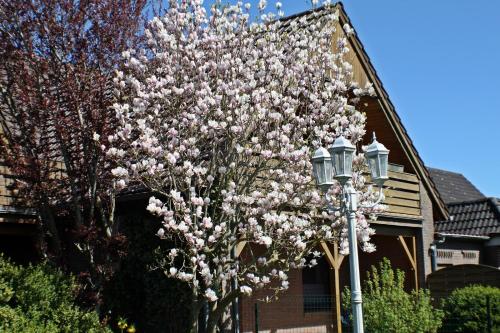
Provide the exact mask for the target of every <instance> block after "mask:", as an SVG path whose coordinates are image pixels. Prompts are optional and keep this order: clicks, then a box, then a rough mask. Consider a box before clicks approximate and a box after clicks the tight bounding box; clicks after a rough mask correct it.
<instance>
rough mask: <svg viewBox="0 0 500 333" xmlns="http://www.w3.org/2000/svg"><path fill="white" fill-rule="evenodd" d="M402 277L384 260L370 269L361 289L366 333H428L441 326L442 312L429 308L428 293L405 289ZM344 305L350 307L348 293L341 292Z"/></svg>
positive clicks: (387, 260) (421, 290)
mask: <svg viewBox="0 0 500 333" xmlns="http://www.w3.org/2000/svg"><path fill="white" fill-rule="evenodd" d="M404 281H405V276H404V272H402V271H401V270H393V269H392V267H391V263H390V261H389V259H387V258H384V259H383V261H381V262H380V263H379V265H378V268H377V267H376V266H372V267H371V271H370V272H368V278H367V281H366V282H365V284H364V286H363V290H362V291H363V318H364V326H365V331H366V332H370V333H379V332H380V333H393V332H394V333H396V332H397V333H429V332H436V331H437V330H438V328H439V327H440V326H441V320H442V317H443V313H442V311H441V310H439V309H434V308H433V307H432V305H431V297H430V295H429V291H427V290H424V289H420V290H418V291H415V290H414V291H412V292H411V293H408V292H406V291H405V290H404ZM343 305H344V307H345V308H346V309H350V307H351V293H350V290H349V289H348V288H346V289H345V291H344V293H343Z"/></svg>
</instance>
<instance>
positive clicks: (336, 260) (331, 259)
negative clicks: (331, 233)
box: [321, 242, 344, 333]
mask: <svg viewBox="0 0 500 333" xmlns="http://www.w3.org/2000/svg"><path fill="white" fill-rule="evenodd" d="M321 248H322V249H323V252H325V255H326V258H327V260H328V263H329V264H330V270H331V271H333V279H334V288H333V293H334V294H335V314H334V320H335V322H336V323H337V325H336V326H337V333H342V317H341V314H340V274H339V273H340V272H339V270H340V265H342V261H343V260H344V256H343V255H339V247H338V244H337V243H336V242H335V243H333V255H332V251H331V250H330V247H329V246H328V244H327V243H325V242H321Z"/></svg>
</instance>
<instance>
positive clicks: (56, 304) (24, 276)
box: [0, 255, 110, 333]
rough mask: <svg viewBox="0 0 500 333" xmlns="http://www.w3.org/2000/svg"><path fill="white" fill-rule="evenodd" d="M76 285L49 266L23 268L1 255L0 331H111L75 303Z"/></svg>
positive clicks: (71, 278)
mask: <svg viewBox="0 0 500 333" xmlns="http://www.w3.org/2000/svg"><path fill="white" fill-rule="evenodd" d="M76 291H77V284H76V283H75V280H74V279H73V277H71V276H67V275H65V274H64V273H63V272H61V271H59V270H57V269H55V268H53V267H51V266H49V265H48V264H40V265H36V266H33V265H30V266H27V267H22V266H18V265H15V264H13V263H11V262H10V261H9V260H7V259H6V258H4V257H3V256H2V255H0V332H12V333H17V332H19V333H20V332H22V333H35V332H36V333H38V332H40V333H42V332H43V333H59V332H61V333H62V332H72V333H78V332H82V333H83V332H95V333H97V332H110V330H108V329H106V328H105V327H103V326H102V325H101V323H100V322H99V317H98V315H97V313H95V312H91V311H86V310H83V309H81V308H79V307H78V306H77V305H76V304H75V295H76Z"/></svg>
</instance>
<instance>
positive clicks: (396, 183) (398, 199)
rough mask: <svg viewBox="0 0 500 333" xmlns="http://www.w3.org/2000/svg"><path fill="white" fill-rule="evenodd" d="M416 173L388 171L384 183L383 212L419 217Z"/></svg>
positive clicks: (418, 193)
mask: <svg viewBox="0 0 500 333" xmlns="http://www.w3.org/2000/svg"><path fill="white" fill-rule="evenodd" d="M419 183H420V182H419V180H418V178H417V176H416V175H414V174H411V173H406V172H396V171H389V180H388V181H386V182H385V184H384V195H385V200H384V204H385V205H386V206H387V208H388V210H387V211H386V212H385V214H388V215H392V216H401V217H414V218H420V217H421V215H422V213H421V210H420V186H419Z"/></svg>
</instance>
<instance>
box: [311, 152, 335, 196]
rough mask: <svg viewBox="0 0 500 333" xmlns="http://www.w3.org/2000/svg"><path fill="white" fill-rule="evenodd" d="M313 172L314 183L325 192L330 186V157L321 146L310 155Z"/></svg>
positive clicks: (331, 182)
mask: <svg viewBox="0 0 500 333" xmlns="http://www.w3.org/2000/svg"><path fill="white" fill-rule="evenodd" d="M312 165H313V174H314V178H315V179H316V184H317V185H318V187H319V188H320V189H321V190H322V191H323V192H326V191H328V189H329V188H330V186H332V184H333V181H332V173H333V172H332V159H331V157H330V153H328V150H326V149H325V148H323V147H321V148H319V149H317V150H316V151H315V152H314V155H313V157H312Z"/></svg>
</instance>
